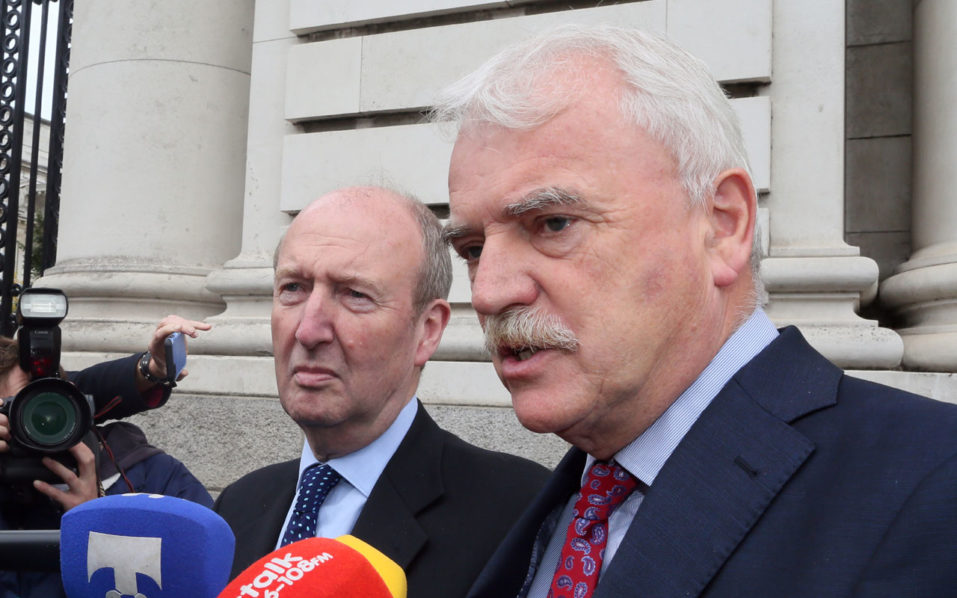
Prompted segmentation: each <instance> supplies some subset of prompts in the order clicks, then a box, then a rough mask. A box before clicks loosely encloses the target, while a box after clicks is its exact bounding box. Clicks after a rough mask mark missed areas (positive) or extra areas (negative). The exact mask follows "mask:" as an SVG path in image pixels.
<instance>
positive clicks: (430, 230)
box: [396, 193, 452, 313]
mask: <svg viewBox="0 0 957 598" xmlns="http://www.w3.org/2000/svg"><path fill="white" fill-rule="evenodd" d="M396 195H398V196H399V197H402V198H403V199H405V200H406V205H407V207H408V208H409V212H410V213H411V214H412V217H413V218H414V219H415V221H416V223H418V225H419V232H421V233H422V249H423V250H424V252H425V259H423V260H422V266H421V269H420V271H419V281H418V283H417V284H416V285H415V296H414V297H413V305H414V307H415V310H416V312H418V313H421V312H422V310H423V309H425V306H426V305H428V304H429V302H430V301H432V300H433V299H448V298H449V290H450V289H451V288H452V258H451V256H450V255H449V247H448V245H447V244H446V243H445V238H444V237H443V236H442V224H441V223H440V222H439V219H438V218H437V217H436V215H435V214H434V213H432V210H430V209H429V206H427V205H425V204H424V203H422V202H421V201H420V200H419V199H418V198H416V197H414V196H412V195H407V194H403V193H396Z"/></svg>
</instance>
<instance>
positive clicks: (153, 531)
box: [60, 494, 236, 598]
mask: <svg viewBox="0 0 957 598" xmlns="http://www.w3.org/2000/svg"><path fill="white" fill-rule="evenodd" d="M235 546H236V538H235V537H234V536H233V532H232V530H231V529H230V528H229V524H227V523H226V521H225V520H224V519H223V518H222V517H220V516H219V515H218V514H216V513H214V512H213V511H212V510H210V509H208V508H206V507H204V506H202V505H199V504H196V503H194V502H190V501H188V500H183V499H181V498H175V497H172V496H161V495H158V494H119V495H115V496H105V497H103V498H98V499H96V500H91V501H89V502H85V503H83V504H81V505H79V506H77V507H74V508H73V509H70V510H69V511H67V512H66V513H64V515H63V518H62V520H61V523H60V575H61V577H62V578H63V588H64V590H66V594H67V596H69V598H94V597H95V598H120V597H121V596H135V597H136V598H215V597H216V596H217V595H218V594H219V592H220V591H221V590H222V589H223V588H224V587H226V584H227V582H228V581H229V573H230V569H231V568H232V564H233V551H234V549H235Z"/></svg>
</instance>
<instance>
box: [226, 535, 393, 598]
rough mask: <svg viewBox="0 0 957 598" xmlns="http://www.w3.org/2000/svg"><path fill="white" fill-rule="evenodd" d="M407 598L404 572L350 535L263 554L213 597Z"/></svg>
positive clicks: (286, 547)
mask: <svg viewBox="0 0 957 598" xmlns="http://www.w3.org/2000/svg"><path fill="white" fill-rule="evenodd" d="M280 597H281V598H306V597H308V598H333V597H334V598H406V580H405V572H404V571H402V567H400V566H399V565H397V564H396V563H395V561H393V560H392V559H390V558H389V557H387V556H385V555H384V554H382V553H381V552H379V551H378V550H376V549H375V548H373V547H372V546H370V545H369V544H367V543H365V542H363V541H362V540H360V539H358V538H356V537H355V536H339V537H338V538H335V539H333V538H307V539H305V540H300V541H298V542H293V543H292V544H289V545H287V546H283V547H282V548H279V549H278V550H274V551H273V552H271V553H269V554H267V555H266V556H264V557H263V558H261V559H259V560H258V561H256V562H255V563H253V564H252V565H250V566H249V567H248V568H247V569H246V570H245V571H243V572H242V573H240V574H239V575H238V576H236V579H234V580H233V581H232V582H230V584H229V585H228V586H226V588H225V589H224V590H223V591H222V592H220V594H219V597H218V598H280Z"/></svg>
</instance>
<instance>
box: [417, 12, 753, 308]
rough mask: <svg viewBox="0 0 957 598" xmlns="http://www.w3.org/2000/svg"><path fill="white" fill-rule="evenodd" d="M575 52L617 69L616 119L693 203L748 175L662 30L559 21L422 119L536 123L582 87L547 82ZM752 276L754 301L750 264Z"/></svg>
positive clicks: (715, 87)
mask: <svg viewBox="0 0 957 598" xmlns="http://www.w3.org/2000/svg"><path fill="white" fill-rule="evenodd" d="M575 57H593V58H596V59H599V60H604V61H606V62H607V63H608V64H609V65H610V66H613V67H615V68H616V69H617V71H618V72H619V73H620V75H621V77H622V80H623V85H622V90H621V96H620V98H619V106H620V109H621V113H622V115H623V116H624V117H625V118H627V119H630V120H631V121H632V122H634V123H635V124H637V125H638V126H639V127H640V128H641V129H643V130H644V131H646V132H647V133H648V134H649V135H650V136H651V137H652V138H653V139H655V140H656V141H657V142H659V143H661V144H662V145H663V146H664V147H665V148H666V149H667V151H669V152H670V153H671V155H672V157H673V158H674V160H675V162H676V164H677V167H678V176H679V179H680V181H681V184H682V187H683V188H684V190H685V192H686V193H687V195H688V198H689V203H690V204H691V205H692V206H695V205H701V206H703V205H705V204H706V203H707V201H708V200H709V199H711V198H712V197H713V195H714V192H715V187H714V182H715V180H716V178H717V176H718V175H719V174H720V173H721V172H722V171H724V170H727V169H730V168H741V169H744V170H745V171H746V172H748V173H749V175H750V167H749V165H748V158H747V152H746V150H745V147H744V139H743V137H742V135H741V127H740V125H739V123H738V117H737V114H735V112H734V109H733V108H732V106H731V103H730V102H729V101H728V98H727V96H726V95H725V93H724V91H723V90H722V89H721V86H720V85H719V84H718V82H717V81H716V80H715V78H714V76H713V75H712V74H711V72H710V71H709V70H708V68H707V66H705V64H704V63H703V62H702V61H701V60H699V59H698V58H695V57H694V56H692V55H691V54H689V53H687V52H686V51H684V50H682V49H681V48H679V47H678V46H676V45H675V44H674V43H672V42H670V41H668V40H666V39H664V38H662V37H660V36H657V35H654V34H650V33H647V32H643V31H639V30H635V29H626V28H621V27H616V26H613V25H596V26H583V25H562V26H559V27H556V28H553V29H551V30H548V31H545V32H544V33H542V34H540V35H537V36H535V37H532V38H530V39H528V40H525V41H522V42H519V43H516V44H514V45H511V46H509V47H507V48H505V49H504V50H502V51H501V52H499V53H498V54H497V55H495V56H493V57H492V58H491V59H489V60H488V61H486V62H485V64H483V65H482V66H480V67H479V68H478V69H477V70H476V71H474V72H473V73H471V74H469V75H467V76H466V77H464V78H463V79H461V80H459V81H458V82H456V83H453V84H452V85H450V86H449V87H447V88H445V89H444V90H443V91H441V92H440V94H439V96H438V99H437V101H436V103H435V106H434V108H433V109H432V111H431V113H430V117H431V119H432V120H433V121H434V122H439V123H442V122H454V123H458V124H459V126H460V128H461V130H468V128H469V127H472V126H475V125H480V124H490V125H493V126H499V127H503V128H506V129H516V130H529V129H534V128H536V127H538V126H540V125H542V124H544V123H545V122H547V121H548V120H550V119H551V118H553V117H554V116H556V115H558V113H560V112H561V111H562V110H564V109H565V108H567V107H568V106H570V105H571V104H572V103H573V102H575V101H576V99H577V98H579V97H581V95H582V94H585V93H588V92H589V90H588V89H587V88H585V86H584V84H583V83H572V84H571V85H570V86H567V85H566V86H562V87H557V85H556V83H555V81H556V77H555V74H556V73H558V72H561V71H562V69H563V68H567V66H568V65H569V63H570V60H571V59H573V58H575ZM567 81H568V78H566V79H565V80H564V82H566V83H567ZM755 243H756V245H755V247H757V238H755ZM752 274H753V277H754V280H755V284H756V285H757V286H756V289H755V290H756V297H755V299H756V300H758V301H759V300H760V299H758V298H759V297H760V296H761V294H762V293H763V289H761V288H760V279H759V278H758V275H757V263H756V262H754V261H752Z"/></svg>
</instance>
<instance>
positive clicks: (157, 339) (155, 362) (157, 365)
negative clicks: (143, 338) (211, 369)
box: [136, 315, 213, 392]
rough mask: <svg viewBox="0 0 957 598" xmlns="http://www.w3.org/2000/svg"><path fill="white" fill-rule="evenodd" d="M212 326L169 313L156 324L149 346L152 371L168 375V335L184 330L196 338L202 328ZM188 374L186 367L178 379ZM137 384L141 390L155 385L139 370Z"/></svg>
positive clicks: (158, 376)
mask: <svg viewBox="0 0 957 598" xmlns="http://www.w3.org/2000/svg"><path fill="white" fill-rule="evenodd" d="M212 327H213V326H212V324H207V323H206V322H200V321H198V320H187V319H185V318H181V317H180V316H176V315H169V316H166V317H165V318H163V319H162V320H161V321H160V323H159V324H157V325H156V330H154V331H153V336H152V338H150V342H149V346H148V347H147V350H148V351H149V353H150V367H149V369H150V373H151V374H152V375H153V376H155V377H156V378H159V379H163V378H165V377H166V349H165V348H164V346H163V341H165V340H166V337H167V336H169V335H171V334H173V333H174V332H182V333H183V334H185V335H187V336H190V337H192V338H196V337H197V336H198V334H199V332H200V331H201V330H209V329H210V328H212ZM187 374H188V372H187V371H186V370H185V369H184V370H183V371H182V373H181V374H180V375H179V378H177V381H179V380H182V379H183V378H185V377H186V375H187ZM136 384H137V388H138V389H139V391H140V392H144V391H146V390H149V389H150V388H151V387H152V386H153V384H152V383H150V382H148V381H147V380H146V378H144V377H143V376H142V375H141V374H140V373H139V372H138V371H137V374H136Z"/></svg>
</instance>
